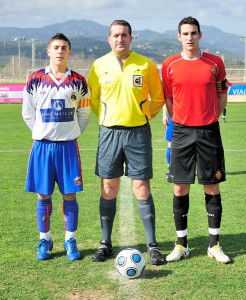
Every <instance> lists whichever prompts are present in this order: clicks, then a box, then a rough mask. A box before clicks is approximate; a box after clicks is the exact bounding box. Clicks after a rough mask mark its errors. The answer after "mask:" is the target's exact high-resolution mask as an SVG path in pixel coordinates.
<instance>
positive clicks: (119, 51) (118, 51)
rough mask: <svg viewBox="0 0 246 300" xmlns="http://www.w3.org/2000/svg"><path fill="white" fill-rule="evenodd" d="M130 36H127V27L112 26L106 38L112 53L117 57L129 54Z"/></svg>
mask: <svg viewBox="0 0 246 300" xmlns="http://www.w3.org/2000/svg"><path fill="white" fill-rule="evenodd" d="M131 41H132V36H131V35H130V34H129V31H128V27H127V26H122V25H113V26H112V27H111V30H110V35H109V36H108V42H109V45H110V47H111V49H112V52H113V53H114V54H115V55H117V56H122V55H126V54H129V52H130V48H131Z"/></svg>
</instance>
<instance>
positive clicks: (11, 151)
mask: <svg viewBox="0 0 246 300" xmlns="http://www.w3.org/2000/svg"><path fill="white" fill-rule="evenodd" d="M96 150H97V149H96V148H80V149H79V151H96ZM30 151H31V148H30V149H26V150H23V149H14V150H12V149H11V150H10V149H9V150H0V153H19V152H30ZM153 151H166V148H165V147H164V148H161V149H158V148H156V149H153ZM224 152H246V149H234V150H232V149H224Z"/></svg>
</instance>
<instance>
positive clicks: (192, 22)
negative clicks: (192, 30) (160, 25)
mask: <svg viewBox="0 0 246 300" xmlns="http://www.w3.org/2000/svg"><path fill="white" fill-rule="evenodd" d="M184 24H190V25H196V26H197V30H198V33H200V24H199V22H198V21H197V19H195V18H193V17H191V16H190V17H186V18H183V19H182V20H181V21H180V22H179V26H178V31H179V33H181V26H182V25H184Z"/></svg>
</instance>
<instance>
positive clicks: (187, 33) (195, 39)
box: [178, 24, 202, 51]
mask: <svg viewBox="0 0 246 300" xmlns="http://www.w3.org/2000/svg"><path fill="white" fill-rule="evenodd" d="M201 37H202V33H201V32H200V33H199V32H198V29H197V26H196V25H190V24H184V25H182V26H181V28H180V33H178V39H179V41H180V42H181V43H182V46H183V49H184V50H187V51H192V50H197V49H198V48H199V41H200V39H201Z"/></svg>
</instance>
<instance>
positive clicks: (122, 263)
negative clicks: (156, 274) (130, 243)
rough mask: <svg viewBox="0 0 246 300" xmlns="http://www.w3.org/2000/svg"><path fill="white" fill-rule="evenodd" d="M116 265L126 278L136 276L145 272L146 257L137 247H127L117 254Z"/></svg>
mask: <svg viewBox="0 0 246 300" xmlns="http://www.w3.org/2000/svg"><path fill="white" fill-rule="evenodd" d="M115 267H116V270H117V271H118V272H119V273H120V275H121V276H123V277H124V278H128V279H131V278H136V277H139V276H140V275H141V274H143V272H144V269H145V259H144V256H143V254H142V253H141V252H140V251H138V250H137V249H134V248H126V249H124V250H122V251H121V252H120V253H119V254H118V255H117V257H116V259H115Z"/></svg>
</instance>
